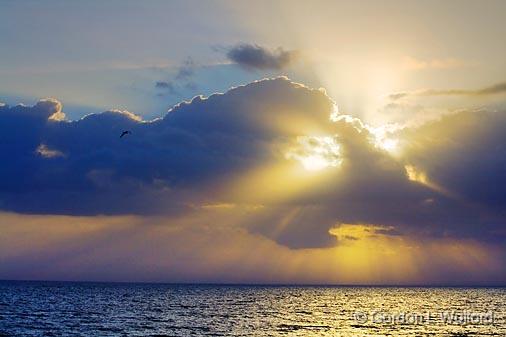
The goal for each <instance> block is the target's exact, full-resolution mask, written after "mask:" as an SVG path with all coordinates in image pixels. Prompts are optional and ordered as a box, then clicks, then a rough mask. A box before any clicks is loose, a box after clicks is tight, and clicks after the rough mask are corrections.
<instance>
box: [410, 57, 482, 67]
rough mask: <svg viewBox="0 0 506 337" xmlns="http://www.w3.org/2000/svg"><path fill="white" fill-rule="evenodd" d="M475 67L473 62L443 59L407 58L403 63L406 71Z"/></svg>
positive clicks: (450, 58) (449, 58)
mask: <svg viewBox="0 0 506 337" xmlns="http://www.w3.org/2000/svg"><path fill="white" fill-rule="evenodd" d="M472 65H474V63H472V62H468V61H464V60H461V59H457V58H452V57H448V58H441V59H426V60H423V59H418V58H414V57H406V58H404V61H403V67H404V68H405V69H412V70H422V69H451V68H462V67H469V66H472Z"/></svg>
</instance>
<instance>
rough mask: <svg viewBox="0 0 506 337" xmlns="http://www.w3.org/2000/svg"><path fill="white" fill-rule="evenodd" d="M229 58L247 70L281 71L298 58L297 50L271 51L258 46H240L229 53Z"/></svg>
mask: <svg viewBox="0 0 506 337" xmlns="http://www.w3.org/2000/svg"><path fill="white" fill-rule="evenodd" d="M226 55H227V58H228V59H229V60H230V61H232V62H234V63H237V64H238V65H240V66H242V67H245V68H247V69H259V70H281V69H283V68H285V67H287V66H289V65H290V64H291V63H292V62H293V61H294V60H295V59H296V58H297V56H298V52H297V51H295V50H284V49H283V48H281V47H278V48H277V49H274V50H269V49H267V48H265V47H261V46H259V45H256V44H239V45H236V46H234V47H232V48H230V49H229V50H228V51H227V54H226Z"/></svg>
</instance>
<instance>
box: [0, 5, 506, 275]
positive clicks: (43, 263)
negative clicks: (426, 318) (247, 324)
mask: <svg viewBox="0 0 506 337" xmlns="http://www.w3.org/2000/svg"><path fill="white" fill-rule="evenodd" d="M504 13H506V3H505V2H503V1H487V2H477V1H445V2H441V1H382V2H378V1H363V2H360V3H352V2H348V1H346V2H345V1H314V2H311V3H302V2H293V1H276V2H270V1H259V2H258V3H257V2H255V5H254V6H253V5H252V4H251V3H249V2H241V1H206V2H201V1H142V2H141V1H107V2H102V1H87V2H78V1H72V2H68V1H49V0H48V1H28V0H27V1H0V45H1V46H2V48H1V52H0V54H1V57H0V102H1V103H0V279H29V280H85V281H143V282H205V283H208V282H212V283H269V284H270V283H274V284H278V283H282V284H286V283H290V284H292V283H293V284H417V285H424V284H427V285H440V284H445V285H504V284H506V268H504V266H506V197H505V194H504V191H503V186H505V184H506V147H505V144H506V136H505V135H504V132H503V131H504V129H505V128H506V57H505V56H506V45H505V44H504V43H502V41H503V39H504V36H505V35H506V26H505V25H504ZM125 130H129V131H131V133H129V134H127V135H125V136H124V137H121V138H120V137H119V136H120V135H121V133H122V132H123V131H125Z"/></svg>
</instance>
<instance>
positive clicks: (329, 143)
mask: <svg viewBox="0 0 506 337" xmlns="http://www.w3.org/2000/svg"><path fill="white" fill-rule="evenodd" d="M297 143H298V144H297V146H295V147H292V148H291V149H290V150H288V152H287V153H286V158H287V159H294V160H297V161H299V162H300V163H301V164H302V166H303V167H304V168H305V169H306V170H308V171H320V170H323V169H325V168H327V167H336V166H339V164H340V163H341V159H340V155H341V154H340V148H339V144H337V143H336V141H335V139H334V138H332V137H329V136H320V137H318V136H312V137H309V136H301V137H298V138H297Z"/></svg>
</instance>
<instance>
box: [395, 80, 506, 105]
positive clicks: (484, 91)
mask: <svg viewBox="0 0 506 337" xmlns="http://www.w3.org/2000/svg"><path fill="white" fill-rule="evenodd" d="M505 93H506V82H501V83H497V84H494V85H491V86H489V87H485V88H481V89H476V90H468V89H442V90H441V89H424V90H416V91H403V92H396V93H393V94H390V95H389V96H388V98H389V99H390V100H392V101H396V100H400V99H403V98H406V97H409V96H488V95H498V94H505Z"/></svg>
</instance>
